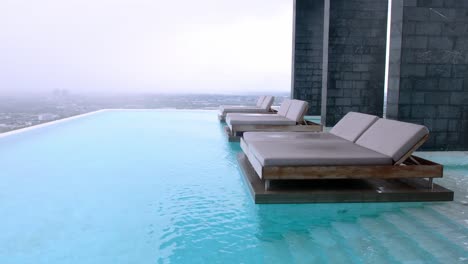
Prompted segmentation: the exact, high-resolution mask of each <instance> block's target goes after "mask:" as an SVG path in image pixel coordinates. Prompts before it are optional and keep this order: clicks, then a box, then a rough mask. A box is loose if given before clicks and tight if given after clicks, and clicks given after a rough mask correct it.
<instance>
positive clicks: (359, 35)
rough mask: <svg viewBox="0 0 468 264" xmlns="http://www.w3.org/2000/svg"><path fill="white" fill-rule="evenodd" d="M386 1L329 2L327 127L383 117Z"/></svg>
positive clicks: (341, 0)
mask: <svg viewBox="0 0 468 264" xmlns="http://www.w3.org/2000/svg"><path fill="white" fill-rule="evenodd" d="M387 10H388V0H331V1H330V18H329V19H330V20H329V23H330V24H329V41H328V81H327V100H326V101H327V106H326V125H327V126H333V125H334V124H336V122H338V121H339V120H340V119H341V118H342V117H343V116H344V115H345V114H346V113H348V112H349V111H357V112H363V113H368V114H373V115H377V116H382V114H383V101H384V83H385V52H386V35H387V34H386V32H387Z"/></svg>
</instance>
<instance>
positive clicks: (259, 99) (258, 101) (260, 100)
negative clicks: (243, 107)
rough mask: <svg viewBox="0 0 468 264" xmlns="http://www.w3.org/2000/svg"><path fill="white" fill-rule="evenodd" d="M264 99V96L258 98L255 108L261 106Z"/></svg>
mask: <svg viewBox="0 0 468 264" xmlns="http://www.w3.org/2000/svg"><path fill="white" fill-rule="evenodd" d="M265 97H266V96H264V95H262V96H260V97H259V98H258V100H257V104H256V106H258V107H260V106H262V104H263V101H264V100H265Z"/></svg>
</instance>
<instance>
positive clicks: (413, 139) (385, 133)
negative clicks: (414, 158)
mask: <svg viewBox="0 0 468 264" xmlns="http://www.w3.org/2000/svg"><path fill="white" fill-rule="evenodd" d="M427 134H429V130H428V129H427V128H426V127H425V126H421V125H416V124H411V123H405V122H400V121H395V120H389V119H379V120H378V121H377V122H375V123H374V124H373V125H372V126H371V127H370V128H369V129H368V130H366V132H364V134H362V136H361V137H360V138H359V139H358V140H357V141H356V144H358V145H360V146H363V147H366V148H368V149H372V150H374V151H377V152H380V153H382V154H384V155H387V156H390V157H392V158H393V160H394V161H398V160H399V159H400V158H402V157H403V156H404V155H405V154H406V153H407V152H408V151H409V150H410V149H411V148H412V147H413V146H414V145H415V144H416V143H418V142H419V141H420V140H421V139H422V138H423V137H424V136H425V135H427Z"/></svg>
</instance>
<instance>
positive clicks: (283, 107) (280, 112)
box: [278, 99, 291, 117]
mask: <svg viewBox="0 0 468 264" xmlns="http://www.w3.org/2000/svg"><path fill="white" fill-rule="evenodd" d="M290 106H291V100H289V99H286V100H284V101H283V103H281V106H280V108H279V109H278V115H280V116H284V117H286V114H287V113H288V110H289V107H290Z"/></svg>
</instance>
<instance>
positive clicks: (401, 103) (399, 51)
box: [386, 0, 468, 150]
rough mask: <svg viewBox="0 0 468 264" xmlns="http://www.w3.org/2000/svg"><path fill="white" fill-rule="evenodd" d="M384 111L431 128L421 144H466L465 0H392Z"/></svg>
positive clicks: (459, 147)
mask: <svg viewBox="0 0 468 264" xmlns="http://www.w3.org/2000/svg"><path fill="white" fill-rule="evenodd" d="M392 20H393V21H392V29H391V30H390V32H391V33H390V47H389V52H390V53H389V72H388V76H389V77H388V83H387V87H388V89H387V99H388V100H387V104H386V107H387V117H388V118H392V119H398V120H401V121H407V122H412V123H419V124H423V125H425V126H427V127H428V128H429V130H430V131H431V137H430V139H429V141H428V142H427V143H426V144H425V145H424V146H423V148H424V149H426V150H467V149H468V1H456V0H438V1H434V0H432V1H431V0H419V1H403V0H393V5H392Z"/></svg>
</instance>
